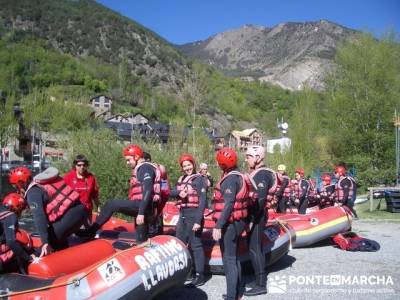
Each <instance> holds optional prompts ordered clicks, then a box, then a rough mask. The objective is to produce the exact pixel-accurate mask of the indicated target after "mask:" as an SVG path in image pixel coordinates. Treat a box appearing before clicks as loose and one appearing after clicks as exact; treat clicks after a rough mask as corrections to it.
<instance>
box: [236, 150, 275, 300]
mask: <svg viewBox="0 0 400 300" xmlns="http://www.w3.org/2000/svg"><path fill="white" fill-rule="evenodd" d="M264 158H265V149H264V147H262V146H258V145H254V146H248V148H247V150H246V162H247V165H248V167H249V175H250V178H251V179H252V180H253V181H254V183H255V186H256V188H257V199H256V201H255V202H254V204H253V205H252V206H251V209H250V220H251V221H250V222H251V223H250V224H252V225H251V228H250V233H249V254H250V259H251V264H252V266H253V269H254V273H255V280H254V281H252V282H250V284H248V285H246V291H245V292H244V295H245V296H257V295H262V294H266V293H267V273H266V271H265V255H264V253H263V250H262V240H263V235H264V229H265V224H266V222H267V220H268V208H267V206H268V205H267V199H268V194H269V191H270V189H271V188H272V187H273V186H274V182H275V180H276V175H275V172H274V171H273V170H271V169H269V168H267V167H266V166H265V164H264ZM247 288H248V289H247Z"/></svg>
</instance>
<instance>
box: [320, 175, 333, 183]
mask: <svg viewBox="0 0 400 300" xmlns="http://www.w3.org/2000/svg"><path fill="white" fill-rule="evenodd" d="M321 179H322V181H323V182H324V183H326V184H330V183H331V182H332V178H331V176H329V175H328V174H325V175H322V176H321Z"/></svg>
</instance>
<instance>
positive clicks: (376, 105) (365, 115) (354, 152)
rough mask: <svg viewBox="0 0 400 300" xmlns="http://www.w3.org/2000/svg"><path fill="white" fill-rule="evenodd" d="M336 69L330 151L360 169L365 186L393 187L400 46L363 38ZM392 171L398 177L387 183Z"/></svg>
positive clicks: (341, 54) (330, 90)
mask: <svg viewBox="0 0 400 300" xmlns="http://www.w3.org/2000/svg"><path fill="white" fill-rule="evenodd" d="M336 64H337V68H336V69H335V70H334V72H333V73H332V74H331V75H330V76H329V77H328V79H327V90H326V94H327V99H328V111H329V113H328V114H327V118H328V120H329V121H328V124H327V125H328V127H329V128H330V129H331V130H330V137H331V138H330V150H331V151H332V154H333V155H334V157H335V158H336V161H337V162H341V161H342V162H346V163H354V164H355V165H356V167H357V170H358V175H359V178H361V181H362V182H363V183H365V184H374V183H377V182H378V181H381V182H382V181H386V183H388V182H389V181H390V179H393V178H394V165H395V164H394V159H395V156H394V135H393V123H392V117H393V113H394V111H395V109H396V108H397V111H399V108H400V102H399V99H400V89H399V87H400V46H399V44H398V43H396V42H395V41H394V40H393V39H391V38H388V39H383V40H381V41H378V40H376V39H375V38H373V37H372V36H371V35H367V34H362V35H360V36H359V37H358V38H357V39H354V40H352V41H350V42H348V43H347V44H345V45H344V46H343V47H342V48H340V49H339V51H338V53H337V56H336ZM387 170H391V173H392V174H393V175H392V176H389V177H387ZM372 173H373V174H374V178H372V176H370V174H372ZM390 177H392V178H390ZM382 183H383V182H382Z"/></svg>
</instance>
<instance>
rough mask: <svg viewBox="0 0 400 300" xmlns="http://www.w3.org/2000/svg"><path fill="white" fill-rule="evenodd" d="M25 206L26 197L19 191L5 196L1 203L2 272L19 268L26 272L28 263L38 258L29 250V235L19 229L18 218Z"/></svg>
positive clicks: (0, 239) (0, 242) (0, 265)
mask: <svg viewBox="0 0 400 300" xmlns="http://www.w3.org/2000/svg"><path fill="white" fill-rule="evenodd" d="M25 207H26V202H25V200H24V198H23V197H22V196H21V195H19V194H17V193H10V194H8V195H7V196H5V197H4V199H3V203H2V205H0V273H6V272H9V271H10V272H12V271H16V270H17V271H19V272H20V273H22V274H26V266H27V264H28V263H30V262H32V261H34V260H35V259H36V256H35V255H34V254H31V253H30V251H29V250H30V249H32V240H31V239H30V237H29V235H28V234H27V233H25V232H23V231H19V223H18V218H19V217H20V215H21V212H22V211H23V210H24V209H25Z"/></svg>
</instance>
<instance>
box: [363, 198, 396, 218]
mask: <svg viewBox="0 0 400 300" xmlns="http://www.w3.org/2000/svg"><path fill="white" fill-rule="evenodd" d="M379 201H380V207H378V204H379ZM369 205H370V203H369V200H368V201H367V202H364V203H361V204H356V211H357V214H358V217H359V218H360V220H362V219H373V220H377V221H378V220H390V221H395V222H400V213H392V212H388V211H387V210H386V201H385V198H382V199H374V209H375V210H373V211H369ZM378 208H379V209H378Z"/></svg>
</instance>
